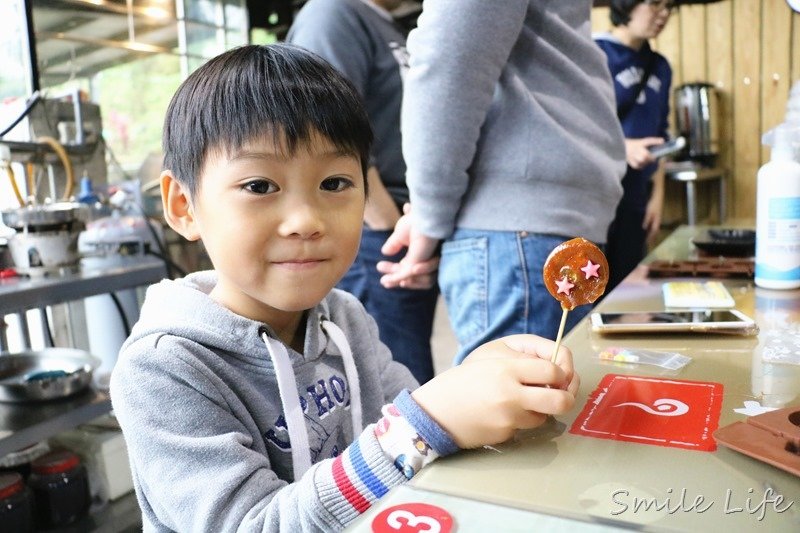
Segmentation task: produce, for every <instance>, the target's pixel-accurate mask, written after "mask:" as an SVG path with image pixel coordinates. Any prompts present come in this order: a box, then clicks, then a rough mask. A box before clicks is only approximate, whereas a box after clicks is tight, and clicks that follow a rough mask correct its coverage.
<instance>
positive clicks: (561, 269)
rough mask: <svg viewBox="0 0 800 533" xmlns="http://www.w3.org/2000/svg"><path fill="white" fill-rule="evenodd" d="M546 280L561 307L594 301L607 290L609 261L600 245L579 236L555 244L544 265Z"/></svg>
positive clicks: (548, 287) (568, 308) (543, 273)
mask: <svg viewBox="0 0 800 533" xmlns="http://www.w3.org/2000/svg"><path fill="white" fill-rule="evenodd" d="M542 275H543V276H544V284H545V286H546V287H547V290H548V291H550V294H552V295H553V298H555V299H556V300H558V301H559V302H560V303H561V307H562V309H565V310H567V311H572V310H573V309H575V308H576V307H577V306H579V305H585V304H590V303H593V302H594V301H595V300H597V299H598V298H599V297H600V295H601V294H603V292H604V291H605V290H606V284H607V283H608V261H606V256H605V255H603V252H602V251H600V248H598V247H597V246H595V245H594V244H593V243H591V242H589V241H587V240H586V239H583V238H581V237H577V238H575V239H571V240H568V241H567V242H564V243H561V244H559V245H558V246H556V247H555V248H554V249H553V251H552V252H550V255H549V256H547V260H546V261H545V262H544V268H543V269H542Z"/></svg>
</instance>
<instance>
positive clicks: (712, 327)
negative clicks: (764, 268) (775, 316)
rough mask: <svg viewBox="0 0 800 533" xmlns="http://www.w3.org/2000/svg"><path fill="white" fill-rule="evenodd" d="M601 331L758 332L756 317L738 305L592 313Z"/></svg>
mask: <svg viewBox="0 0 800 533" xmlns="http://www.w3.org/2000/svg"><path fill="white" fill-rule="evenodd" d="M591 320H592V330H593V331H597V332H599V333H726V334H730V335H756V334H758V325H757V324H756V323H755V321H754V320H753V319H752V318H750V317H748V316H747V315H745V314H744V313H742V312H741V311H737V310H736V309H687V310H685V311H684V310H682V311H636V312H624V313H592V315H591Z"/></svg>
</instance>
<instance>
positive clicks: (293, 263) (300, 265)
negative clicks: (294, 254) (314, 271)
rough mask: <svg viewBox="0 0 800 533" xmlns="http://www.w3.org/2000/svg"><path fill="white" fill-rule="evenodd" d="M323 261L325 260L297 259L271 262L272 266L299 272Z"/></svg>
mask: <svg viewBox="0 0 800 533" xmlns="http://www.w3.org/2000/svg"><path fill="white" fill-rule="evenodd" d="M324 261H325V259H317V258H298V259H287V260H285V261H273V264H274V265H276V266H280V267H284V268H289V269H297V270H301V269H307V268H313V267H315V266H317V265H319V264H321V263H322V262H324Z"/></svg>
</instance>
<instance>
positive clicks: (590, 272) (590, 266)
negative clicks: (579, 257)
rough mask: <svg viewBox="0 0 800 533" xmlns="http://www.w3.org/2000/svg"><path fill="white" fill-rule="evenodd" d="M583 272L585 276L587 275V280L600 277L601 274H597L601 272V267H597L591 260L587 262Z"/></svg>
mask: <svg viewBox="0 0 800 533" xmlns="http://www.w3.org/2000/svg"><path fill="white" fill-rule="evenodd" d="M581 270H583V272H584V274H586V279H589V278H599V277H600V274H598V273H597V271H598V270H600V265H599V264H598V265H595V264H594V263H592V262H591V260H587V261H586V266H585V267H583V268H582V269H581Z"/></svg>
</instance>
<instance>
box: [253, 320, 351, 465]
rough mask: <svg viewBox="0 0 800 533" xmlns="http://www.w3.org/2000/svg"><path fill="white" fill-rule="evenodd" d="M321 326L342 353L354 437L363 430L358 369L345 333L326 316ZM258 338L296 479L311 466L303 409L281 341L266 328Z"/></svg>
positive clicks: (290, 365)
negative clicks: (269, 368)
mask: <svg viewBox="0 0 800 533" xmlns="http://www.w3.org/2000/svg"><path fill="white" fill-rule="evenodd" d="M322 329H324V330H325V333H327V334H328V336H329V337H330V339H331V340H332V341H333V343H334V344H335V345H336V346H337V347H338V348H339V351H340V352H341V353H342V363H343V365H344V373H345V378H346V379H347V387H348V389H350V419H351V421H352V424H353V438H358V436H359V435H360V434H361V432H362V431H363V430H364V424H363V421H362V419H361V417H362V407H361V386H360V385H359V381H358V370H357V369H356V363H355V360H354V359H353V352H352V350H350V343H348V342H347V337H345V335H344V332H343V331H342V330H341V328H339V326H337V325H336V324H334V323H333V322H331V321H330V320H323V321H322ZM261 338H262V339H263V341H264V344H265V345H266V346H267V351H268V352H269V356H270V359H272V366H273V367H274V368H275V376H276V379H277V380H278V393H279V394H280V397H281V404H282V405H283V414H284V416H285V418H286V429H287V431H288V433H289V442H290V443H291V447H292V468H293V471H294V479H295V481H297V480H299V479H300V478H301V477H302V476H303V474H305V473H306V471H307V470H308V469H309V468H311V448H310V446H309V442H308V430H307V428H306V422H305V416H304V415H303V409H302V408H301V407H300V396H299V394H298V393H297V380H296V378H295V375H294V367H293V366H292V362H291V360H290V359H289V353H288V352H287V351H286V347H285V346H284V345H283V343H281V342H280V341H278V340H275V339H272V338H271V337H270V336H269V335H267V333H266V331H262V332H261Z"/></svg>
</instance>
